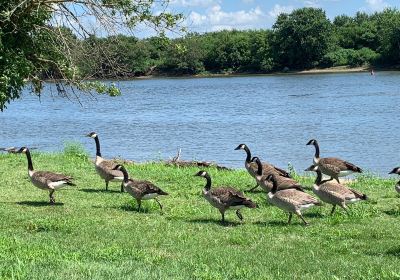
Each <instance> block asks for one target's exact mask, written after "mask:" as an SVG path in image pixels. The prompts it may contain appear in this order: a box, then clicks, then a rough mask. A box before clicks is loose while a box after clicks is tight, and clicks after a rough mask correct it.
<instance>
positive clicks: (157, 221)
mask: <svg viewBox="0 0 400 280" xmlns="http://www.w3.org/2000/svg"><path fill="white" fill-rule="evenodd" d="M71 150H72V151H71ZM74 150H75V148H67V152H66V153H63V154H43V153H36V152H35V153H34V154H33V155H32V157H33V164H34V166H35V168H37V169H38V170H52V171H55V172H62V173H66V174H69V175H71V176H73V177H74V178H75V183H76V184H77V186H76V187H66V188H64V189H62V190H59V191H57V192H56V195H55V198H56V203H57V204H56V205H54V206H50V205H48V192H46V191H43V190H40V189H38V188H36V187H34V186H33V185H32V183H31V182H30V181H29V179H28V176H27V170H26V169H27V162H26V158H25V156H24V155H14V154H7V155H4V154H0V162H1V163H2V168H1V169H0V180H1V182H2V192H0V201H1V207H0V216H1V219H0V248H1V251H0V278H2V279H69V280H71V279H84V278H90V279H110V278H113V279H123V278H125V279H130V278H132V275H134V278H135V279H138V280H140V279H292V278H293V276H294V275H296V278H299V279H332V278H335V279H378V278H379V279H394V278H397V277H398V275H400V268H399V266H398V257H399V255H400V243H399V240H398V231H399V223H398V222H397V221H398V219H399V217H400V209H399V199H400V198H399V196H398V195H397V194H396V192H395V191H394V185H395V183H396V181H395V179H382V178H377V177H374V176H361V177H359V178H357V180H356V181H354V182H352V183H350V186H351V187H352V188H355V189H358V190H360V191H362V192H365V193H366V194H367V195H368V196H369V200H368V201H365V202H360V203H356V204H352V205H350V206H349V207H350V215H346V214H345V213H344V211H343V210H341V209H338V210H337V212H336V213H335V214H334V215H332V216H330V215H329V212H330V207H329V206H328V205H324V206H322V207H320V208H314V209H310V210H308V211H306V212H305V218H306V219H307V220H308V221H309V222H310V224H311V225H310V226H309V227H304V226H303V225H302V223H301V221H300V220H299V219H298V218H297V217H294V218H293V221H292V223H293V224H292V225H290V226H288V225H287V224H286V221H287V214H286V213H284V212H283V211H282V210H280V209H278V208H276V207H273V206H271V205H269V204H268V203H267V202H266V198H265V194H264V193H262V192H258V193H246V196H248V197H250V198H251V199H252V200H254V201H255V202H256V203H257V204H258V208H256V209H243V210H242V214H243V216H244V222H243V223H240V222H239V220H238V219H237V217H236V215H235V213H234V211H229V212H227V214H226V219H227V221H228V223H227V225H226V226H223V225H221V224H220V222H219V220H220V214H219V212H218V210H217V209H215V208H213V207H211V206H210V205H209V203H208V202H207V201H205V199H204V198H203V197H202V196H201V190H202V188H203V186H204V185H205V182H204V181H203V180H202V179H201V178H196V177H194V176H193V174H195V173H196V172H197V171H198V169H197V168H176V167H166V166H164V165H163V164H161V163H153V164H151V163H149V164H134V165H132V164H129V165H126V167H127V169H128V171H129V173H130V175H131V176H132V177H134V178H140V179H146V180H150V181H152V182H154V183H155V184H157V185H158V186H159V187H161V188H162V189H163V190H165V191H167V192H169V193H170V195H169V196H166V197H162V198H160V202H161V203H162V204H163V206H164V215H160V212H159V208H158V205H157V203H156V202H155V201H152V200H147V201H143V202H142V207H143V211H142V212H140V213H138V212H137V211H136V207H137V205H136V202H134V200H133V199H132V197H131V196H130V195H129V194H127V193H120V192H119V183H110V191H108V192H106V191H104V181H103V180H101V179H100V178H99V176H98V175H97V174H96V171H95V170H94V166H93V163H92V162H91V161H89V160H88V159H87V158H85V157H80V156H76V152H75V151H74ZM79 150H80V149H78V154H81V152H79ZM92 155H93V154H92ZM207 171H208V172H209V173H210V174H211V176H212V178H213V184H215V185H216V186H221V185H230V186H233V187H235V188H238V189H241V190H245V189H248V188H249V187H251V186H253V185H254V179H252V178H251V177H250V176H249V175H248V174H247V172H246V171H245V170H236V171H218V170H216V169H214V168H211V169H207ZM299 179H300V182H301V184H302V185H305V186H311V185H312V182H313V179H314V178H311V177H299ZM307 192H308V191H307ZM366 229H367V230H366Z"/></svg>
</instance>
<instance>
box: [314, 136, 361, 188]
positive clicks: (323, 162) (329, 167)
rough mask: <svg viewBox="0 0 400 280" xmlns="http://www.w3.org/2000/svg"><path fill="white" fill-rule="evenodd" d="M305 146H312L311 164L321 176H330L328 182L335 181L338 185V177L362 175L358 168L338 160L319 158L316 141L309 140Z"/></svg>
mask: <svg viewBox="0 0 400 280" xmlns="http://www.w3.org/2000/svg"><path fill="white" fill-rule="evenodd" d="M307 145H314V147H315V155H314V159H313V163H314V165H315V166H318V169H319V170H321V172H322V173H323V174H326V175H328V176H330V177H331V179H330V180H333V179H335V180H336V181H337V182H338V183H339V184H340V182H339V177H343V176H347V175H350V174H352V173H362V169H361V168H360V167H358V166H356V165H354V164H352V163H350V162H347V161H344V160H341V159H339V158H333V157H329V158H320V157H319V145H318V142H317V140H315V139H311V140H310V141H308V143H307Z"/></svg>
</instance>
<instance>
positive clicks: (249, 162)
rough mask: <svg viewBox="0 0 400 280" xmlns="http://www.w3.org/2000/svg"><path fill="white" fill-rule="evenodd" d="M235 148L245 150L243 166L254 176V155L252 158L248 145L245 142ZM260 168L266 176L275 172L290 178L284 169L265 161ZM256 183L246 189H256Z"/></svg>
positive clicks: (255, 170) (255, 165)
mask: <svg viewBox="0 0 400 280" xmlns="http://www.w3.org/2000/svg"><path fill="white" fill-rule="evenodd" d="M235 150H244V151H245V152H246V159H245V162H244V167H245V168H246V170H247V172H249V174H250V175H251V176H252V177H253V178H256V173H257V164H256V163H255V162H254V160H255V158H256V157H253V158H252V157H251V152H250V149H249V147H247V145H246V144H240V145H239V146H237V147H236V148H235ZM262 169H263V171H262V173H263V174H264V175H266V176H268V175H269V174H276V175H280V176H282V177H287V178H290V174H289V173H288V172H287V171H285V170H283V169H281V168H278V167H276V166H274V165H272V164H269V163H266V162H264V163H262ZM258 185H259V184H258V183H257V184H256V186H255V187H253V188H252V189H250V190H248V191H253V190H254V189H256V188H257V187H258Z"/></svg>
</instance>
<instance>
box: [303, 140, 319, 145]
mask: <svg viewBox="0 0 400 280" xmlns="http://www.w3.org/2000/svg"><path fill="white" fill-rule="evenodd" d="M315 143H317V140H315V139H311V140H310V141H308V143H307V144H306V145H315Z"/></svg>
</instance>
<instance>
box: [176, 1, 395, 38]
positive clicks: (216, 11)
mask: <svg viewBox="0 0 400 280" xmlns="http://www.w3.org/2000/svg"><path fill="white" fill-rule="evenodd" d="M302 7H316V8H322V9H324V10H325V11H326V14H327V16H328V18H330V19H333V18H334V17H335V16H337V15H342V14H346V15H350V16H353V15H355V14H356V13H357V12H358V11H363V12H366V13H373V12H375V11H382V10H383V9H385V8H388V7H392V8H400V0H263V1H262V0H170V4H169V7H168V9H169V10H170V11H172V12H176V13H179V12H182V13H183V14H184V15H185V16H186V20H185V25H187V27H188V29H189V31H193V32H200V33H203V32H210V31H218V30H222V29H240V30H242V29H265V28H271V26H272V25H273V23H274V22H275V20H276V17H277V16H278V15H279V14H280V13H282V12H286V13H289V12H291V11H292V10H294V9H297V8H302Z"/></svg>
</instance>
